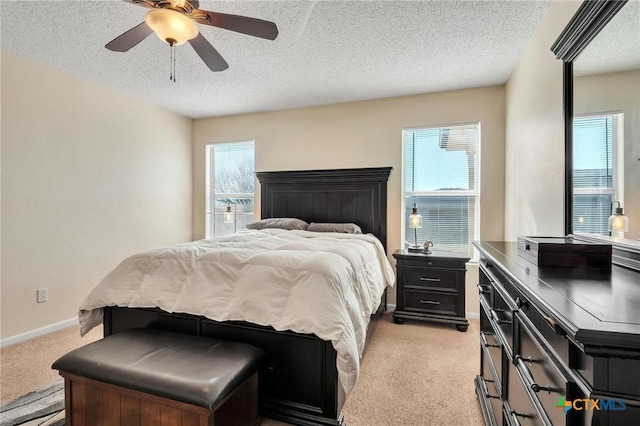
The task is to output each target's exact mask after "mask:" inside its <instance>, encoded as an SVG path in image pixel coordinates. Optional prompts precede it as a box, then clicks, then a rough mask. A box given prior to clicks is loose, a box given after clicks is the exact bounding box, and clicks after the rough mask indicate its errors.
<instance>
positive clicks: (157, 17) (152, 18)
mask: <svg viewBox="0 0 640 426" xmlns="http://www.w3.org/2000/svg"><path fill="white" fill-rule="evenodd" d="M124 1H126V2H127V3H133V4H137V5H139V6H144V7H147V8H149V9H151V10H150V11H149V12H147V15H146V16H145V18H144V22H142V23H141V24H139V25H137V26H135V27H133V28H131V29H130V30H129V31H127V32H125V33H124V34H121V35H120V36H118V37H116V38H114V39H113V40H111V41H110V42H109V43H107V44H106V45H105V47H106V48H107V49H109V50H112V51H114V52H126V51H128V50H129V49H131V48H132V47H134V46H135V45H137V44H138V43H140V42H141V41H142V40H144V39H145V38H147V36H149V35H150V34H151V33H153V32H155V33H156V34H157V35H158V37H159V38H160V40H162V41H164V42H165V43H167V44H168V45H170V46H172V47H173V46H177V45H181V44H183V43H185V42H187V41H188V42H189V44H190V45H191V47H193V49H194V50H195V51H196V53H197V54H198V56H200V58H201V59H202V60H203V61H204V63H205V64H206V65H207V66H208V67H209V69H211V71H224V70H226V69H227V68H228V67H229V64H227V62H226V61H225V60H224V58H223V57H222V56H221V55H220V53H218V51H217V50H216V49H215V48H214V47H213V46H212V45H211V43H209V41H208V40H207V39H206V38H204V36H203V35H202V34H201V33H200V31H199V29H198V24H203V25H211V26H213V27H218V28H224V29H226V30H231V31H235V32H238V33H242V34H247V35H251V36H254V37H260V38H264V39H267V40H275V38H276V37H277V36H278V27H276V24H274V23H273V22H269V21H263V20H261V19H256V18H250V17H247V16H238V15H229V14H226V13H218V12H210V11H207V10H200V9H198V8H199V7H200V2H199V1H198V0H124Z"/></svg>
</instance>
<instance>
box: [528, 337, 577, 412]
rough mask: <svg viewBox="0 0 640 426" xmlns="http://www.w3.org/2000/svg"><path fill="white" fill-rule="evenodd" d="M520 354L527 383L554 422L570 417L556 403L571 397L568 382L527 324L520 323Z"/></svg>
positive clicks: (531, 392)
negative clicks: (535, 338) (559, 399)
mask: <svg viewBox="0 0 640 426" xmlns="http://www.w3.org/2000/svg"><path fill="white" fill-rule="evenodd" d="M520 353H521V354H522V355H520V356H516V360H517V366H518V370H519V371H520V374H521V376H522V377H523V380H524V384H525V386H526V387H528V388H529V390H530V394H531V395H533V396H534V397H535V398H536V399H537V401H538V402H539V405H540V406H541V407H542V408H543V410H544V412H545V413H546V415H547V417H549V419H550V420H551V422H552V423H553V424H564V423H565V422H566V420H567V418H566V417H567V416H566V415H565V413H564V411H563V410H561V409H559V408H557V407H556V405H557V403H558V398H563V399H564V400H570V397H569V396H568V395H567V389H568V386H569V384H568V381H567V380H566V379H565V378H564V376H563V375H562V374H561V373H560V372H559V371H558V369H557V368H556V366H555V365H554V364H553V362H552V361H551V359H550V358H549V357H548V356H547V355H546V354H545V353H544V352H543V350H542V349H541V348H540V347H539V346H538V345H537V344H536V342H535V340H534V337H533V336H532V335H531V334H530V333H529V331H528V330H527V329H526V328H525V327H524V326H520Z"/></svg>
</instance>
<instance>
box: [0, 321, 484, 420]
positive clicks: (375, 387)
mask: <svg viewBox="0 0 640 426" xmlns="http://www.w3.org/2000/svg"><path fill="white" fill-rule="evenodd" d="M469 323H470V326H469V330H468V331H467V332H466V333H461V332H459V331H457V330H456V328H455V327H454V326H451V325H441V324H435V323H422V322H415V321H406V322H405V323H404V324H403V325H398V324H394V323H393V321H392V319H391V316H390V315H388V316H385V317H384V318H383V319H382V320H380V321H379V323H378V326H377V328H376V331H375V334H374V336H373V339H372V341H371V343H370V345H369V348H368V350H367V353H366V354H365V357H364V360H363V362H362V365H361V371H360V379H359V381H358V384H357V386H356V388H355V390H354V391H353V392H352V393H351V395H349V397H348V398H347V402H346V404H345V406H344V408H343V414H344V416H345V419H346V421H347V424H348V426H371V425H381V426H396V425H397V426H412V425H415V426H430V425H434V426H439V425H456V426H458V425H459V426H462V425H482V424H483V420H482V414H481V412H480V407H479V404H478V401H477V399H476V396H475V391H474V385H473V378H474V377H475V376H476V374H478V371H479V365H480V357H479V354H480V347H479V338H478V333H479V325H478V321H477V320H470V321H469ZM101 337H102V330H101V329H98V330H96V329H94V330H92V331H91V333H90V334H89V335H87V336H85V337H84V338H80V334H79V329H78V328H77V327H70V328H68V329H65V330H61V331H58V332H55V333H51V334H49V335H46V336H42V337H38V338H36V339H32V340H30V341H27V342H22V343H18V344H16V345H12V346H9V347H7V348H2V349H1V352H0V357H1V358H2V359H1V362H2V374H1V382H0V386H1V389H2V403H5V402H6V401H9V400H12V399H14V398H15V397H17V396H19V395H23V394H25V393H27V392H29V391H33V390H35V389H38V388H40V387H42V386H45V385H47V384H49V383H51V382H52V381H55V380H59V376H58V375H57V372H56V371H54V370H51V364H52V363H53V361H55V360H56V359H57V358H58V357H60V356H61V355H63V354H65V353H66V352H68V351H70V350H72V349H74V348H75V347H79V346H82V345H85V344H87V343H90V342H92V341H94V340H97V339H99V338H101ZM262 425H264V426H280V425H284V423H280V422H276V421H274V420H268V419H265V420H264V421H263V422H262Z"/></svg>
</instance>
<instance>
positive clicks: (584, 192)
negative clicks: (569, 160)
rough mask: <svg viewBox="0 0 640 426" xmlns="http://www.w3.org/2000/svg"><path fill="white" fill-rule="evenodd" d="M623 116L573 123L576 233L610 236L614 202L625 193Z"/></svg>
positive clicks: (592, 117)
mask: <svg viewBox="0 0 640 426" xmlns="http://www.w3.org/2000/svg"><path fill="white" fill-rule="evenodd" d="M623 128H624V126H623V114H622V113H605V114H591V115H583V116H577V117H575V118H574V119H573V219H572V221H573V230H574V232H588V233H596V234H603V235H607V234H608V232H609V231H608V229H607V220H608V218H609V215H611V202H612V201H614V200H615V201H620V203H621V204H622V205H624V200H623V199H622V197H623V194H624V191H623V190H622V188H624V181H623V180H624V174H623V161H624V153H623V146H624V136H623Z"/></svg>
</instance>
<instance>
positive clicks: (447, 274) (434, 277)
mask: <svg viewBox="0 0 640 426" xmlns="http://www.w3.org/2000/svg"><path fill="white" fill-rule="evenodd" d="M459 276H460V273H459V272H457V271H451V270H447V269H436V268H404V270H403V274H402V281H403V285H404V287H405V288H407V287H410V286H417V287H429V288H450V289H453V290H455V291H456V292H457V289H458V283H459V281H458V278H459Z"/></svg>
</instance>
